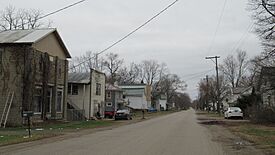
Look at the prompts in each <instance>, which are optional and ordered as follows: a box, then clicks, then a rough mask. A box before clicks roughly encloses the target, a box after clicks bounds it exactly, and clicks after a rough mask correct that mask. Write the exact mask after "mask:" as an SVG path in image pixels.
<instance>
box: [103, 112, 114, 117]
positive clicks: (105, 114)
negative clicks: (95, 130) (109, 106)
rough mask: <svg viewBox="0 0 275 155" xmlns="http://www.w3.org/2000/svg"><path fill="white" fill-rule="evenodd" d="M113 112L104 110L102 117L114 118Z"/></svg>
mask: <svg viewBox="0 0 275 155" xmlns="http://www.w3.org/2000/svg"><path fill="white" fill-rule="evenodd" d="M114 116H115V112H114V111H105V112H104V117H105V118H114Z"/></svg>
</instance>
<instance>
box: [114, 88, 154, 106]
mask: <svg viewBox="0 0 275 155" xmlns="http://www.w3.org/2000/svg"><path fill="white" fill-rule="evenodd" d="M119 88H121V89H122V90H123V91H124V96H125V100H126V101H128V106H129V107H130V108H132V109H148V108H150V107H151V106H152V105H151V97H152V95H151V93H152V87H151V86H149V85H146V84H132V85H120V86H119Z"/></svg>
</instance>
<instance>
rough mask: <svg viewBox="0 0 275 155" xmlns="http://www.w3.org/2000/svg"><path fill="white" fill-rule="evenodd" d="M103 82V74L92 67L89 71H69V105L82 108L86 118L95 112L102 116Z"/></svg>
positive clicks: (89, 117) (103, 104) (103, 103)
mask: <svg viewBox="0 0 275 155" xmlns="http://www.w3.org/2000/svg"><path fill="white" fill-rule="evenodd" d="M105 83H106V76H105V74H104V73H102V72H99V71H97V70H94V69H91V73H69V77H68V104H69V106H70V107H72V108H73V109H76V110H83V111H84V113H85V117H86V119H91V118H93V117H94V116H95V115H96V113H97V112H100V114H101V116H103V115H104V107H105Z"/></svg>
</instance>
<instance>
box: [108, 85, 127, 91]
mask: <svg viewBox="0 0 275 155" xmlns="http://www.w3.org/2000/svg"><path fill="white" fill-rule="evenodd" d="M106 90H110V91H123V90H122V89H120V88H119V87H118V86H115V85H113V84H110V83H106Z"/></svg>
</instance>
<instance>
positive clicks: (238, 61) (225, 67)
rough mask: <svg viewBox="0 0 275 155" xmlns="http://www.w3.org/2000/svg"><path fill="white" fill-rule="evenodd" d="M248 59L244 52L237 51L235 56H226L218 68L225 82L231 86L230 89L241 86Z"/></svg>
mask: <svg viewBox="0 0 275 155" xmlns="http://www.w3.org/2000/svg"><path fill="white" fill-rule="evenodd" d="M248 63H249V61H248V57H247V54H246V52H245V51H242V50H238V51H237V56H236V58H234V56H233V55H229V56H227V57H226V58H225V59H224V60H223V64H222V65H221V66H220V68H221V71H222V72H223V74H224V76H225V78H226V80H227V81H228V82H229V83H230V84H231V87H233V88H234V87H239V86H240V85H242V84H243V83H242V79H243V78H244V77H245V74H246V71H247V67H248Z"/></svg>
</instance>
